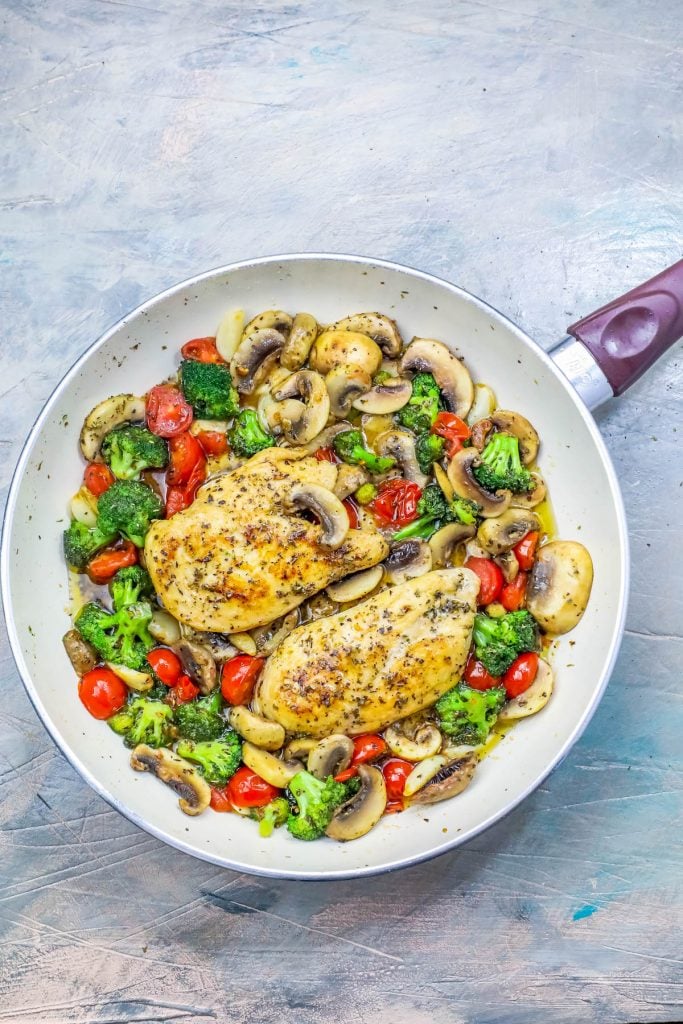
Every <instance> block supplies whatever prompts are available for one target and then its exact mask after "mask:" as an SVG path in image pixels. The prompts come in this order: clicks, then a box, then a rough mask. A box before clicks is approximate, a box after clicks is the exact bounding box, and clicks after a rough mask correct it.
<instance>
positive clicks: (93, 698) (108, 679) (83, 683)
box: [78, 668, 128, 720]
mask: <svg viewBox="0 0 683 1024" xmlns="http://www.w3.org/2000/svg"><path fill="white" fill-rule="evenodd" d="M78 696H79V697H80V700H81V704H82V705H83V707H84V708H85V710H86V711H88V712H89V713H90V714H91V715H92V716H93V718H99V719H100V720H103V719H105V718H111V716H112V715H115V714H116V712H117V711H120V710H121V708H122V707H123V705H124V704H125V703H126V700H127V699H128V687H127V686H126V684H125V683H124V682H123V680H121V679H119V677H118V676H117V675H116V674H115V673H114V672H112V670H111V669H110V668H93V669H91V670H90V671H89V672H86V673H85V675H84V676H83V678H82V679H81V680H80V682H79V684H78Z"/></svg>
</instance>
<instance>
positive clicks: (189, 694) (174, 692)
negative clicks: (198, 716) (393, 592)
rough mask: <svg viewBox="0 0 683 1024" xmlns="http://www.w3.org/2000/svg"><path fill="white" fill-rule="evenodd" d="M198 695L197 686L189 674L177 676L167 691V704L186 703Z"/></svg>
mask: <svg viewBox="0 0 683 1024" xmlns="http://www.w3.org/2000/svg"><path fill="white" fill-rule="evenodd" d="M198 696H199V687H198V686H195V685H194V683H193V682H192V680H191V679H190V677H189V676H186V675H182V676H179V677H178V679H177V681H176V683H175V685H174V686H172V687H171V689H170V692H169V698H170V699H169V704H172V705H173V706H174V707H177V706H178V704H187V702H188V701H190V700H194V699H195V697H198Z"/></svg>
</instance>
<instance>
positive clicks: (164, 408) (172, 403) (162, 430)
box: [145, 384, 194, 438]
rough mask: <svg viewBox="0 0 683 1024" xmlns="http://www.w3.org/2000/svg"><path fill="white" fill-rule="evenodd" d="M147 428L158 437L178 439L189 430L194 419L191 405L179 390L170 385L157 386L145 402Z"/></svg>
mask: <svg viewBox="0 0 683 1024" xmlns="http://www.w3.org/2000/svg"><path fill="white" fill-rule="evenodd" d="M145 405H146V410H147V426H148V427H149V429H150V430H151V431H152V433H153V434H156V435H157V436H158V437H166V438H169V437H176V436H177V435H178V434H182V433H183V431H185V430H187V428H188V427H189V425H190V423H192V420H193V418H194V413H193V412H192V406H191V405H189V404H188V403H187V402H186V401H185V399H184V398H183V396H182V394H181V393H180V391H179V390H178V388H174V387H172V385H170V384H157V386H156V387H153V388H152V389H151V390H150V391H149V393H148V395H147V399H146V402H145Z"/></svg>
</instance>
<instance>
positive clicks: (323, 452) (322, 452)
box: [313, 448, 341, 462]
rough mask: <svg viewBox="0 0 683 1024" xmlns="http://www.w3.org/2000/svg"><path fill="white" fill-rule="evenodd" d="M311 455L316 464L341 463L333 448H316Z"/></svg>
mask: <svg viewBox="0 0 683 1024" xmlns="http://www.w3.org/2000/svg"><path fill="white" fill-rule="evenodd" d="M313 454H314V455H315V457H316V459H317V460H318V462H341V459H340V458H339V457H338V456H337V453H336V452H335V450H334V448H317V449H316V450H315V451H314V452H313Z"/></svg>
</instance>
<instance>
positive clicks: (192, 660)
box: [173, 639, 218, 694]
mask: <svg viewBox="0 0 683 1024" xmlns="http://www.w3.org/2000/svg"><path fill="white" fill-rule="evenodd" d="M173 649H174V651H175V652H176V654H177V655H178V657H179V658H180V660H181V662H182V665H183V668H184V669H185V671H186V672H187V674H188V676H190V678H191V679H192V680H194V682H195V683H196V684H197V686H198V687H199V690H200V693H203V694H207V693H211V691H212V690H215V689H216V686H217V685H218V669H217V668H216V662H215V661H214V660H213V657H212V654H211V651H210V650H208V648H206V647H204V645H203V644H198V643H195V641H194V640H187V639H183V640H181V641H180V642H179V643H177V644H175V646H174V648H173Z"/></svg>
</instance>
